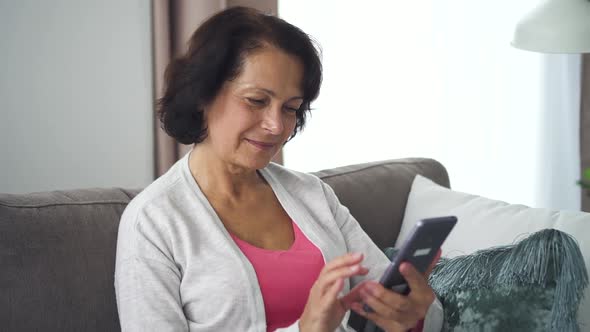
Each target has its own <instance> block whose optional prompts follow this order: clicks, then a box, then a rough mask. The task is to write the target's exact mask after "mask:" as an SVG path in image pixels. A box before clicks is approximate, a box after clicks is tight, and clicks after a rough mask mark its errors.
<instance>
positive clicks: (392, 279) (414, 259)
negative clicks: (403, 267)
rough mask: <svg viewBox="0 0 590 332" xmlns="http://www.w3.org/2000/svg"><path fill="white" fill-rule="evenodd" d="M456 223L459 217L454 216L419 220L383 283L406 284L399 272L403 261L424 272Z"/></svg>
mask: <svg viewBox="0 0 590 332" xmlns="http://www.w3.org/2000/svg"><path fill="white" fill-rule="evenodd" d="M456 223H457V218H456V217H454V216H448V217H438V218H429V219H423V220H420V221H418V223H416V225H415V226H414V229H413V230H412V232H411V233H410V235H409V236H408V238H407V239H406V241H405V242H404V244H403V245H402V247H401V248H400V251H399V252H398V254H397V255H396V256H395V257H394V259H393V260H392V262H391V264H390V265H389V267H388V268H387V271H386V272H385V273H384V274H383V278H382V279H381V281H380V282H381V284H382V285H384V286H385V287H387V288H391V287H393V286H395V285H400V284H405V280H404V278H403V276H402V275H401V273H399V266H400V264H401V263H402V262H409V263H410V264H412V265H413V266H414V267H415V268H416V269H417V270H418V271H420V272H422V273H424V272H425V271H426V269H427V268H428V266H429V265H430V263H431V262H432V260H433V259H434V257H435V256H436V254H437V252H438V250H439V248H440V247H441V245H442V244H443V242H444V241H445V239H446V238H447V236H448V235H449V233H450V232H451V230H452V229H453V227H454V226H455V224H456Z"/></svg>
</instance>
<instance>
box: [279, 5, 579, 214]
mask: <svg viewBox="0 0 590 332" xmlns="http://www.w3.org/2000/svg"><path fill="white" fill-rule="evenodd" d="M538 2H539V0H520V1H510V0H497V1H483V0H476V1H474V0H431V1H362V2H361V1H356V2H353V1H350V2H345V1H313V0H280V1H279V16H281V17H282V18H284V19H286V20H287V21H289V22H291V23H293V24H295V25H297V26H299V27H300V28H302V29H303V30H304V31H306V32H307V33H309V34H310V35H312V36H313V37H314V38H315V39H316V40H317V41H318V42H319V44H320V45H321V46H322V48H323V63H324V75H325V77H324V84H323V86H322V92H321V94H320V97H319V99H318V100H317V102H316V103H315V104H314V105H313V106H314V108H315V109H314V110H313V111H312V116H311V118H310V120H309V122H308V126H307V128H306V129H305V130H304V131H303V132H302V133H301V134H300V135H299V136H298V137H297V138H295V139H294V140H293V141H291V142H289V143H288V144H287V146H286V147H285V151H284V159H285V161H284V162H285V165H286V166H287V167H290V168H293V169H298V170H301V171H314V170H319V169H324V168H330V167H335V166H343V165H347V164H353V163H362V162H369V161H375V160H383V159H391V158H403V157H431V158H435V159H437V160H439V161H440V162H442V163H443V164H444V165H445V166H446V167H447V169H448V171H449V174H450V178H451V184H452V186H453V188H454V189H455V190H460V191H464V192H469V193H474V194H478V195H483V196H487V197H490V198H495V199H500V200H504V201H508V202H511V203H521V204H526V205H529V206H534V207H547V208H553V209H572V210H579V208H580V191H579V189H578V188H577V186H576V184H575V183H576V180H577V179H578V174H579V130H578V127H579V81H580V77H579V66H580V60H579V59H580V58H579V56H572V55H545V54H539V53H533V52H526V51H522V50H518V49H515V48H512V47H511V46H510V40H511V37H512V31H513V29H514V25H515V23H516V21H517V20H518V19H519V18H520V17H521V16H522V15H523V14H524V13H525V12H527V11H528V10H530V9H531V8H533V7H534V6H535V5H536V4H537V3H538Z"/></svg>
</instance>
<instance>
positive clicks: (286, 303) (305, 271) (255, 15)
mask: <svg viewBox="0 0 590 332" xmlns="http://www.w3.org/2000/svg"><path fill="white" fill-rule="evenodd" d="M321 75H322V73H321V63H320V59H319V56H318V52H317V50H316V48H315V47H314V45H313V43H312V42H311V40H310V39H309V37H308V36H307V35H306V34H305V33H304V32H302V31H301V30H299V29H298V28H296V27H294V26H293V25H291V24H289V23H287V22H285V21H283V20H281V19H279V18H276V17H273V16H267V15H264V14H262V13H259V12H257V11H255V10H252V9H247V8H239V7H236V8H231V9H228V10H225V11H223V12H220V13H218V14H217V15H215V16H213V17H211V18H210V19H209V20H207V21H206V22H205V23H204V24H203V25H201V27H199V28H198V29H197V31H196V32H195V33H194V35H193V36H192V38H191V40H190V47H189V50H188V52H187V53H186V55H184V56H183V57H181V58H179V59H177V60H175V61H173V62H172V63H171V64H170V65H169V67H168V69H167V73H166V80H167V87H166V91H165V95H164V97H163V98H162V99H161V100H160V103H159V106H160V109H159V112H160V118H161V121H162V125H163V127H164V129H165V130H166V131H167V132H168V134H170V135H171V136H172V137H174V138H176V139H177V140H178V141H180V142H182V143H184V144H194V148H193V149H192V151H191V152H190V153H189V154H187V155H186V156H185V157H184V158H182V159H181V160H179V161H178V162H177V163H176V164H175V165H174V166H173V167H172V168H171V169H170V170H169V171H168V172H167V173H166V174H164V175H163V176H161V177H160V178H158V179H157V180H156V181H154V182H153V183H152V184H151V185H149V186H148V187H147V188H145V190H143V191H142V192H141V193H140V194H139V195H138V196H137V197H136V198H135V199H133V201H132V202H131V203H130V204H129V206H128V207H127V209H126V210H125V212H124V214H123V216H122V218H121V224H120V228H119V238H118V244H117V262H116V273H115V288H116V293H117V305H118V310H119V317H120V321H121V327H122V329H123V331H334V330H338V331H345V330H348V329H350V328H349V327H347V324H346V320H347V317H348V315H347V313H348V312H349V310H353V311H355V312H357V313H358V314H359V315H361V316H364V317H366V318H368V319H369V320H371V321H373V322H375V324H376V325H378V326H379V327H381V328H382V329H384V330H386V331H406V330H408V329H410V328H412V327H414V326H415V325H416V324H417V323H418V322H419V321H420V320H421V319H423V318H424V317H425V316H426V314H427V312H428V317H427V318H426V322H425V324H426V326H429V324H430V325H432V324H431V323H432V321H433V319H430V316H431V315H437V314H440V310H441V308H440V304H439V303H438V302H437V301H436V298H435V295H434V293H433V292H432V290H431V289H430V287H429V286H428V284H427V281H426V278H425V276H423V275H421V274H420V273H418V272H417V271H416V270H415V269H414V268H413V267H412V266H410V265H409V264H405V265H402V266H401V268H400V270H401V272H402V273H403V275H404V276H405V278H406V280H407V281H408V283H409V285H410V287H411V289H412V291H411V293H410V294H409V295H408V296H402V295H399V294H396V293H394V292H392V291H390V290H388V289H384V288H383V287H381V285H380V284H379V283H377V282H375V281H372V280H375V279H378V278H379V277H380V276H381V274H382V273H383V271H384V270H385V268H386V266H387V264H388V263H389V261H388V259H387V258H386V256H385V255H384V254H383V253H382V252H381V251H380V250H379V248H378V247H377V246H376V245H375V244H374V243H373V242H372V241H371V239H370V238H369V237H368V236H367V235H366V234H365V232H363V230H362V229H361V227H360V226H359V224H358V223H357V221H356V220H355V219H354V217H352V216H351V215H350V213H349V212H348V210H347V208H345V207H344V206H342V205H341V204H340V203H339V202H338V199H337V197H336V196H335V194H334V192H333V191H332V189H331V188H330V187H329V186H327V185H326V184H324V183H323V182H322V181H321V180H320V179H318V178H317V177H315V176H313V175H309V174H304V173H299V172H295V171H291V170H288V169H286V168H284V167H281V166H279V165H276V164H273V163H270V161H271V159H272V157H273V156H274V155H275V154H276V153H277V152H278V151H279V150H280V148H281V147H282V146H283V145H284V144H285V143H286V142H287V141H289V139H291V138H293V136H295V134H296V133H297V132H299V131H300V130H301V129H302V128H303V126H304V124H305V120H306V115H307V113H308V112H309V110H310V103H311V102H312V101H313V100H314V99H315V98H316V97H317V96H318V93H319V89H320V83H321ZM351 289H352V290H351ZM363 303H366V304H368V305H369V306H370V307H371V308H372V309H373V311H371V312H365V311H364V310H363V305H362V304H363ZM429 308H430V310H429ZM435 328H436V327H435Z"/></svg>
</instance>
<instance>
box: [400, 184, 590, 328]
mask: <svg viewBox="0 0 590 332" xmlns="http://www.w3.org/2000/svg"><path fill="white" fill-rule="evenodd" d="M441 215H455V216H457V218H458V221H457V224H456V225H455V228H454V229H453V231H452V232H451V234H450V235H449V237H448V238H447V240H446V241H445V243H444V244H443V246H442V251H443V257H447V258H452V257H456V256H459V255H465V254H472V253H473V252H475V251H477V250H480V249H486V248H490V247H494V246H500V245H510V244H513V243H516V242H517V241H518V240H520V239H523V238H524V237H526V236H528V235H530V234H531V233H534V232H537V231H539V230H542V229H546V228H554V229H557V230H560V231H563V232H565V233H567V234H569V235H571V236H572V237H573V238H574V239H575V240H576V242H577V243H578V245H579V246H580V250H581V252H582V256H583V257H584V262H585V265H586V267H587V268H588V267H590V213H585V212H579V211H551V210H547V209H538V208H530V207H527V206H524V205H513V204H508V203H505V202H501V201H496V200H492V199H488V198H485V197H480V196H476V195H471V194H466V193H461V192H457V191H453V190H450V189H448V188H444V187H442V186H439V185H438V184H436V183H434V182H433V181H431V180H429V179H427V178H425V177H423V176H416V178H415V179H414V182H413V184H412V189H411V191H410V194H409V196H408V202H407V205H406V211H405V215H404V220H403V223H402V227H401V230H400V235H399V238H398V240H397V243H396V246H398V245H399V244H401V241H403V240H404V239H405V237H407V235H408V233H409V232H410V231H411V229H412V227H413V226H414V224H415V223H416V222H417V221H418V220H420V219H423V218H431V217H437V216H441ZM584 294H585V296H584V299H583V300H582V303H581V304H580V307H579V310H578V322H579V323H580V326H581V327H582V329H588V328H590V289H588V288H586V290H585V292H584Z"/></svg>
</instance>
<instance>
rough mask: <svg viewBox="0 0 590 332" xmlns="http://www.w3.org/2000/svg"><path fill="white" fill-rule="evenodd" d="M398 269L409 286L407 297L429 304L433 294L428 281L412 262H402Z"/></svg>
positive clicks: (432, 299)
mask: <svg viewBox="0 0 590 332" xmlns="http://www.w3.org/2000/svg"><path fill="white" fill-rule="evenodd" d="M399 271H400V273H401V274H402V275H403V276H404V279H406V282H407V283H408V286H409V287H410V290H411V291H410V294H409V295H408V296H409V297H411V298H413V299H416V300H417V301H419V302H420V303H428V304H430V303H432V302H433V301H434V297H435V295H434V292H433V291H432V289H431V288H430V286H429V285H428V281H427V280H426V278H425V277H424V276H423V275H422V274H421V273H420V272H419V271H418V270H416V268H414V267H413V266H412V264H409V263H402V264H401V265H400V267H399Z"/></svg>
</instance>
